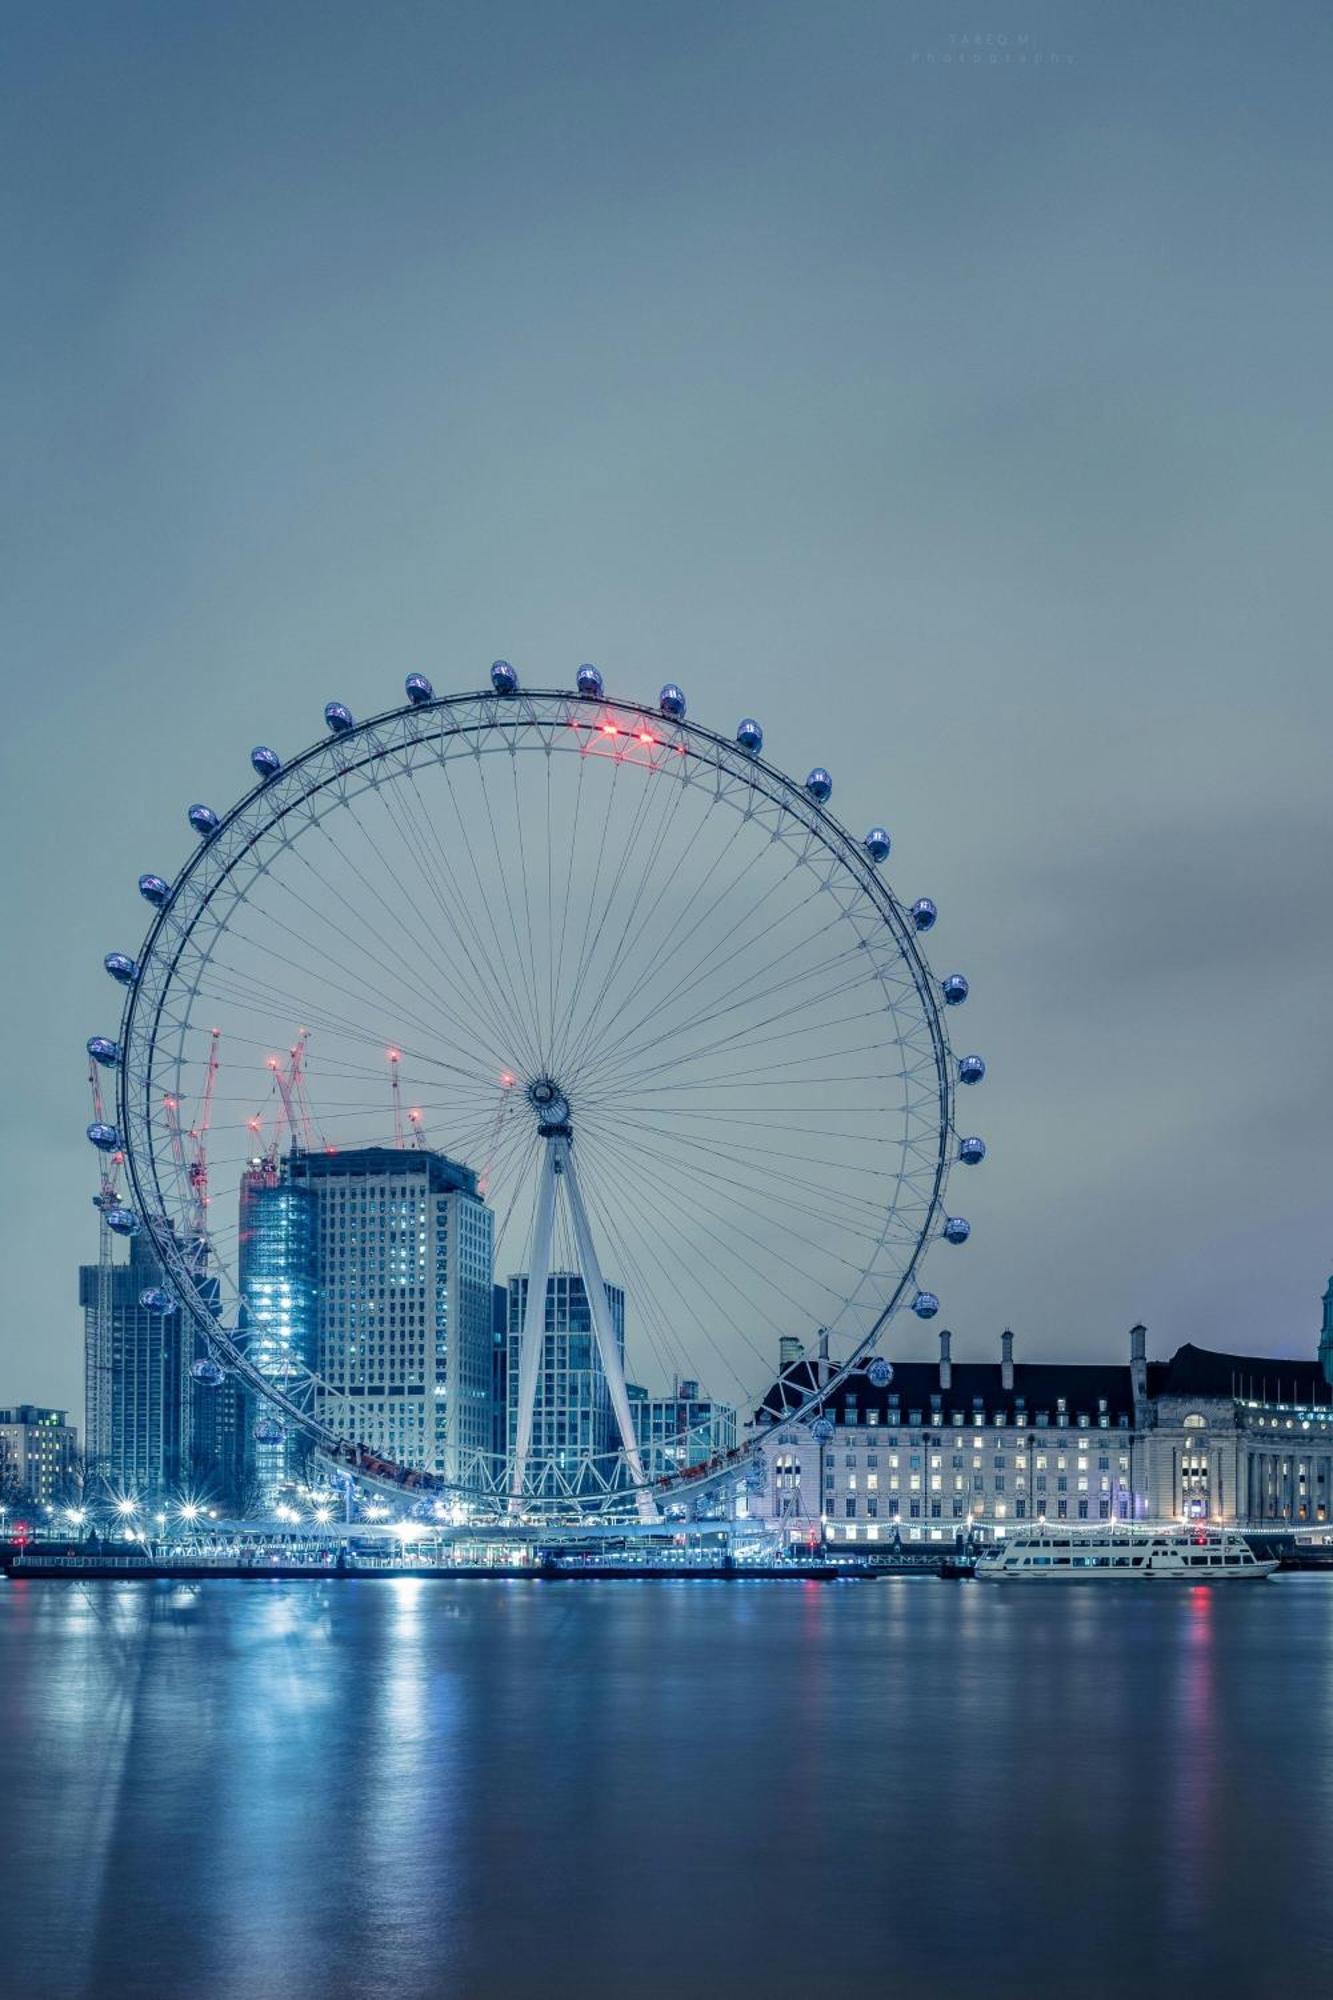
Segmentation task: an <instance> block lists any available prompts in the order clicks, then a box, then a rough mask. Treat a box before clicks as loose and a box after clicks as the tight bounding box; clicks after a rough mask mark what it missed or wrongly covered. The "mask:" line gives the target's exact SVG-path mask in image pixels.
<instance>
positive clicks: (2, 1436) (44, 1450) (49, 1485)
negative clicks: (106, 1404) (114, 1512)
mask: <svg viewBox="0 0 1333 2000" xmlns="http://www.w3.org/2000/svg"><path fill="white" fill-rule="evenodd" d="M78 1448H79V1439H78V1432H77V1431H76V1430H75V1428H74V1426H73V1425H72V1424H71V1423H70V1421H69V1419H68V1417H67V1416H66V1414H65V1412H64V1410H46V1409H40V1408H38V1406H37V1405H36V1404H34V1403H18V1404H15V1405H14V1406H13V1407H12V1408H10V1409H7V1410H0V1488H3V1489H6V1490H11V1491H15V1490H16V1491H18V1492H21V1493H27V1494H31V1496H32V1498H33V1499H34V1500H35V1501H37V1502H38V1503H39V1504H45V1505H50V1504H51V1503H53V1502H54V1501H56V1500H58V1499H59V1498H60V1497H61V1495H62V1494H63V1493H64V1492H65V1490H66V1487H67V1485H68V1482H69V1480H70V1477H71V1475H72V1473H73V1471H74V1466H75V1461H76V1459H77V1457H78Z"/></svg>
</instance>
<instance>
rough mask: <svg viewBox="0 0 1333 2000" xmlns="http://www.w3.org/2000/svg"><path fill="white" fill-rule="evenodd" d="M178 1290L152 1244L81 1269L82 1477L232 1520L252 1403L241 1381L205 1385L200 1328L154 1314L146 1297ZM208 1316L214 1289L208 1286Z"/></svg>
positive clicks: (239, 1499) (239, 1500)
mask: <svg viewBox="0 0 1333 2000" xmlns="http://www.w3.org/2000/svg"><path fill="white" fill-rule="evenodd" d="M153 1289H161V1290H167V1291H170V1290H171V1285H170V1283H169V1282H168V1280H167V1278H166V1277H165V1275H164V1273H163V1270H162V1266H161V1265H160V1263H159V1262H158V1260H157V1257H156V1255H155V1253H154V1251H153V1248H152V1243H151V1239H150V1238H149V1237H148V1236H146V1235H138V1236H134V1237H132V1238H131V1239H130V1242H129V1247H128V1255H127V1258H126V1261H125V1262H123V1263H118V1262H112V1261H108V1262H107V1263H106V1264H83V1265H81V1266H80V1267H79V1304H80V1305H81V1306H82V1308H83V1321H84V1394H85V1425H84V1439H83V1443H84V1474H85V1479H86V1481H87V1482H88V1485H89V1487H90V1489H91V1488H93V1487H96V1486H99V1485H100V1486H106V1487H110V1488H111V1489H112V1491H114V1492H115V1493H117V1494H126V1495H133V1496H134V1497H135V1498H136V1499H140V1500H144V1501H163V1502H169V1501H171V1500H174V1499H177V1498H178V1497H179V1496H180V1495H181V1494H182V1493H184V1492H190V1493H192V1494H197V1495H203V1496H207V1497H209V1498H210V1499H214V1500H216V1501H217V1502H218V1503H219V1505H220V1506H221V1507H223V1508H225V1509H226V1510H227V1511H228V1512H233V1513H235V1512H239V1511H240V1510H241V1508H242V1506H243V1505H244V1501H245V1497H246V1490H247V1484H248V1481H249V1477H250V1467H249V1461H248V1443H249V1429H250V1415H251V1411H250V1399H249V1397H248V1396H247V1394H246V1391H245V1388H244V1386H243V1384H241V1383H240V1382H239V1381H237V1379H236V1378H235V1376H231V1375H229V1376H227V1378H226V1380H225V1381H224V1382H223V1383H222V1384H221V1385H220V1386H218V1387H212V1386H210V1385H209V1384H208V1383H205V1382H198V1381H196V1380H195V1379H194V1377H193V1376H192V1374H191V1372H190V1365H191V1363H192V1361H194V1360H195V1359H196V1357H197V1354H198V1351H199V1349H198V1340H197V1336H196V1334H195V1331H194V1326H193V1322H192V1321H191V1320H190V1318H189V1317H188V1315H187V1314H185V1313H182V1312H179V1311H177V1312H171V1313H154V1312H149V1311H148V1309H147V1308H146V1307H145V1306H142V1305H141V1304H140V1303H139V1300H140V1295H141V1293H143V1292H144V1291H148V1290H153ZM201 1290H202V1292H203V1295H204V1296H205V1298H206V1299H207V1300H208V1301H209V1303H210V1306H215V1304H216V1292H217V1286H216V1280H214V1279H204V1280H202V1281H201Z"/></svg>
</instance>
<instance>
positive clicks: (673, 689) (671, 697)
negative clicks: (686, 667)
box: [657, 681, 685, 722]
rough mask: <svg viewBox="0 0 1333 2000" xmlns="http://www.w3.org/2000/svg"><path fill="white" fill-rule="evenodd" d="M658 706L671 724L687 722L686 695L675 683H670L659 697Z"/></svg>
mask: <svg viewBox="0 0 1333 2000" xmlns="http://www.w3.org/2000/svg"><path fill="white" fill-rule="evenodd" d="M657 706H658V707H659V708H660V709H661V711H662V713H663V715H665V716H666V717H667V718H668V720H669V721H671V722H683V721H684V720H685V694H684V690H683V689H681V688H678V687H677V686H676V683H675V682H674V681H668V682H667V684H666V686H665V687H664V688H663V689H662V692H661V694H659V695H658V697H657Z"/></svg>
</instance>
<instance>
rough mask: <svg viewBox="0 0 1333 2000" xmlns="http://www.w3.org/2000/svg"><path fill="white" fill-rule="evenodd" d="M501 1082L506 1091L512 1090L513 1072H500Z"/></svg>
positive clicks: (503, 1070)
mask: <svg viewBox="0 0 1333 2000" xmlns="http://www.w3.org/2000/svg"><path fill="white" fill-rule="evenodd" d="M500 1082H501V1085H502V1086H503V1088H504V1089H505V1090H512V1089H513V1088H514V1073H513V1071H512V1070H508V1069H502V1070H501V1071H500Z"/></svg>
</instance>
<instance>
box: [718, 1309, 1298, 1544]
mask: <svg viewBox="0 0 1333 2000" xmlns="http://www.w3.org/2000/svg"><path fill="white" fill-rule="evenodd" d="M950 1350H951V1336H950V1334H948V1333H947V1332H945V1333H941V1335H940V1337H939V1356H938V1359H937V1360H935V1361H933V1362H924V1361H905V1362H901V1363H895V1364H894V1369H893V1379H892V1381H891V1382H889V1383H887V1384H885V1385H883V1386H878V1387H877V1386H876V1385H875V1384H874V1383H872V1382H871V1380H870V1377H869V1375H868V1374H865V1373H860V1372H858V1373H856V1374H854V1375H851V1376H849V1377H848V1379H847V1380H846V1381H844V1382H841V1383H839V1384H838V1385H837V1387H830V1389H829V1393H828V1395H827V1397H826V1399H825V1401H824V1404H823V1409H822V1415H823V1418H824V1420H825V1421H824V1422H822V1423H821V1422H818V1421H817V1420H812V1421H809V1422H806V1423H801V1424H798V1423H796V1422H794V1421H793V1420H792V1419H791V1418H790V1417H784V1410H792V1409H794V1408H796V1407H798V1406H799V1405H800V1404H801V1403H803V1402H804V1401H805V1400H806V1398H807V1397H808V1395H809V1394H810V1393H811V1391H812V1390H815V1389H817V1388H818V1386H819V1384H820V1381H821V1378H822V1379H828V1380H830V1381H831V1378H832V1374H833V1370H832V1368H831V1367H830V1365H829V1364H828V1363H827V1362H824V1361H821V1360H819V1359H818V1358H808V1357H807V1358H802V1359H800V1360H795V1361H789V1362H788V1364H787V1366H786V1367H785V1368H784V1370H783V1371H782V1373H781V1374H780V1375H779V1378H778V1380H777V1381H776V1382H775V1384H774V1386H773V1388H772V1389H771V1390H770V1391H769V1393H768V1395H767V1396H766V1397H765V1399H764V1402H763V1404H762V1406H761V1408H760V1410H759V1412H758V1413H757V1423H758V1426H759V1428H760V1430H761V1432H762V1434H763V1438H764V1444H763V1457H764V1469H765V1474H766V1478H765V1481H764V1483H763V1485H762V1486H760V1487H758V1489H757V1490H756V1488H755V1487H754V1486H753V1485H752V1487H751V1490H750V1491H749V1492H748V1494H747V1498H746V1511H747V1513H748V1514H749V1516H750V1517H751V1518H759V1519H765V1520H769V1521H771V1522H772V1523H773V1524H774V1526H775V1527H778V1528H780V1531H781V1532H782V1533H783V1534H784V1535H785V1536H786V1538H787V1539H788V1540H790V1541H791V1542H793V1543H797V1542H811V1541H820V1540H822V1541H823V1542H825V1543H828V1544H832V1545H834V1546H837V1545H844V1546H848V1545H850V1546H857V1545H860V1546H863V1547H869V1546H873V1545H874V1544H876V1543H885V1542H889V1543H892V1542H894V1541H899V1542H922V1541H940V1542H942V1541H953V1540H954V1539H955V1538H956V1537H958V1536H959V1535H961V1534H964V1533H967V1532H968V1531H969V1529H970V1530H971V1531H972V1532H973V1533H974V1534H979V1535H982V1536H984V1537H985V1538H986V1539H995V1538H998V1537H1000V1536H1003V1535H1005V1534H1008V1533H1012V1532H1013V1530H1014V1529H1015V1528H1016V1527H1020V1526H1026V1525H1027V1524H1029V1523H1031V1522H1041V1521H1049V1522H1055V1521H1062V1522H1063V1521H1067V1522H1070V1523H1072V1524H1074V1525H1075V1526H1078V1525H1085V1526H1095V1524H1096V1523H1097V1522H1099V1521H1105V1522H1112V1521H1180V1520H1201V1521H1211V1522H1215V1523H1241V1524H1244V1525H1254V1526H1264V1525H1267V1526H1290V1527H1300V1526H1303V1525H1304V1526H1314V1525H1318V1524H1319V1523H1321V1522H1327V1521H1328V1520H1329V1519H1330V1508H1331V1507H1333V1379H1331V1378H1333V1280H1331V1281H1330V1284H1329V1289H1328V1291H1327V1292H1326V1293H1325V1297H1324V1326H1323V1330H1322V1337H1321V1341H1320V1348H1319V1358H1318V1359H1310V1360H1275V1359H1273V1358H1272V1357H1267V1358H1265V1357H1260V1356H1254V1355H1234V1354H1222V1353H1217V1352H1214V1351H1212V1350H1210V1349H1208V1348H1202V1347H1196V1346H1194V1345H1192V1344H1191V1345H1186V1346H1184V1347H1181V1348H1178V1349H1177V1350H1176V1352H1175V1353H1174V1354H1173V1355H1172V1356H1171V1358H1170V1360H1167V1361H1150V1360H1149V1359H1148V1355H1147V1333H1146V1330H1145V1328H1143V1327H1142V1326H1136V1327H1134V1328H1133V1329H1132V1331H1131V1333H1130V1336H1129V1352H1128V1356H1127V1358H1126V1360H1125V1361H1124V1362H1123V1363H1112V1362H1108V1363H1106V1364H1104V1365H1102V1364H1092V1365H1089V1364H1086V1363H1078V1362H1069V1363H1047V1362H1037V1363H1033V1362H1023V1361H1018V1360H1015V1358H1014V1337H1013V1335H1012V1333H1005V1334H1003V1335H1002V1336H1001V1341H1000V1356H999V1359H998V1361H996V1362H955V1361H954V1360H953V1359H952V1355H951V1351H950Z"/></svg>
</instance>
